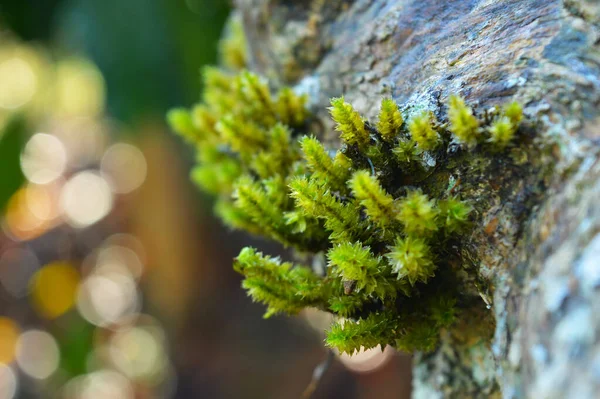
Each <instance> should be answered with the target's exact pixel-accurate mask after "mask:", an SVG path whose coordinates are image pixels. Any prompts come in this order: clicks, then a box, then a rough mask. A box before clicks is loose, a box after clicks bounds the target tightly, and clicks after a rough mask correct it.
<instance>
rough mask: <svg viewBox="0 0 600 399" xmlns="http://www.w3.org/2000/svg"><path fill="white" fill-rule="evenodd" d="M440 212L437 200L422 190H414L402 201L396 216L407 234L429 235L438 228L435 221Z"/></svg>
mask: <svg viewBox="0 0 600 399" xmlns="http://www.w3.org/2000/svg"><path fill="white" fill-rule="evenodd" d="M438 213H439V209H438V208H437V206H436V204H435V201H433V200H430V199H429V198H428V197H427V195H425V194H423V193H422V192H421V191H420V190H413V191H410V192H409V193H408V195H407V196H406V197H405V198H404V199H402V200H401V201H400V203H399V205H398V214H397V216H396V217H397V219H398V220H399V221H400V222H401V223H402V224H403V225H404V231H405V232H406V233H407V234H417V235H429V234H431V233H432V232H434V231H436V230H437V228H438V227H437V224H436V223H435V219H436V217H437V215H438Z"/></svg>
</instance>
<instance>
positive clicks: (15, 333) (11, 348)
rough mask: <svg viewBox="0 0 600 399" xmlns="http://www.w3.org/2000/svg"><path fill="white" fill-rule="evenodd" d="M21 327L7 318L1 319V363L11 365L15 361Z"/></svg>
mask: <svg viewBox="0 0 600 399" xmlns="http://www.w3.org/2000/svg"><path fill="white" fill-rule="evenodd" d="M18 338H19V327H18V326H17V324H16V323H15V322H14V321H12V320H11V319H9V318H7V317H0V363H3V364H9V363H10V362H12V361H13V360H14V359H15V350H16V347H17V340H18Z"/></svg>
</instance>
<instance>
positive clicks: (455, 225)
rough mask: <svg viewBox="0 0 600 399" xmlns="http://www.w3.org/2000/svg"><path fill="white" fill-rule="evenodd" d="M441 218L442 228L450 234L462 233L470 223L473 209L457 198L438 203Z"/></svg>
mask: <svg viewBox="0 0 600 399" xmlns="http://www.w3.org/2000/svg"><path fill="white" fill-rule="evenodd" d="M438 206H439V209H440V213H439V218H440V221H441V223H440V224H441V225H442V227H443V228H444V229H445V230H446V232H448V233H455V232H458V231H461V230H462V229H463V228H464V227H465V226H466V225H467V224H468V222H469V214H470V213H471V211H472V210H473V207H472V206H471V205H469V204H468V203H466V202H464V201H461V200H459V199H458V198H457V197H450V198H448V199H444V200H440V201H439V203H438Z"/></svg>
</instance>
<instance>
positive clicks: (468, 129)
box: [448, 96, 480, 147]
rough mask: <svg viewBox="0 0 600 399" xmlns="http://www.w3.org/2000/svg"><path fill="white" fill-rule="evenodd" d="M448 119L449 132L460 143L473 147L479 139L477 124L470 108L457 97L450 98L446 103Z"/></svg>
mask: <svg viewBox="0 0 600 399" xmlns="http://www.w3.org/2000/svg"><path fill="white" fill-rule="evenodd" d="M448 119H449V120H450V131H451V132H452V133H453V134H454V136H456V138H457V139H458V141H459V142H460V143H463V144H466V145H467V146H469V147H473V146H475V145H476V144H477V140H478V138H479V135H480V133H479V122H478V121H477V118H475V116H474V115H473V110H472V109H471V107H469V106H467V105H466V104H465V100H463V99H462V98H461V97H459V96H450V99H449V103H448Z"/></svg>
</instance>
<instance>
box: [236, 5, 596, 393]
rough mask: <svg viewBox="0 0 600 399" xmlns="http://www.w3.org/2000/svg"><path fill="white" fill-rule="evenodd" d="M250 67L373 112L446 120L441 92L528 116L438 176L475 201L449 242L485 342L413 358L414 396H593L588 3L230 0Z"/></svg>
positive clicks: (451, 341)
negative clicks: (460, 239)
mask: <svg viewBox="0 0 600 399" xmlns="http://www.w3.org/2000/svg"><path fill="white" fill-rule="evenodd" d="M237 5H238V8H239V10H240V11H241V13H242V16H243V21H244V26H245V30H246V34H247V37H248V40H249V47H250V56H251V67H252V68H253V69H254V70H256V71H258V72H260V73H262V74H264V75H266V76H268V77H269V78H270V79H272V81H274V82H278V83H280V84H283V83H285V84H296V85H297V88H298V89H299V90H304V91H307V92H308V93H309V94H310V99H311V100H310V101H311V106H312V108H313V110H314V111H315V113H316V114H317V115H318V116H319V117H320V119H321V120H322V121H323V124H324V126H325V127H326V129H324V135H325V138H329V139H330V140H331V141H335V140H337V137H336V135H335V133H334V132H333V130H332V129H327V127H329V126H331V122H330V121H329V118H328V117H327V111H326V107H327V106H328V102H329V98H330V97H334V96H339V95H342V94H343V95H345V97H346V99H347V100H348V101H349V102H351V103H352V104H353V105H354V106H355V108H356V109H357V110H358V111H360V112H361V113H362V114H363V115H365V116H366V117H368V118H371V119H373V118H374V117H375V116H376V114H377V112H378V105H379V102H380V101H381V97H383V96H392V98H393V99H394V100H396V101H397V102H398V104H400V105H401V106H402V105H403V104H410V106H424V107H427V108H429V109H432V110H434V111H435V112H436V114H437V116H438V118H440V119H444V118H445V115H446V113H445V106H444V104H445V103H446V102H447V98H448V96H449V95H450V94H454V93H458V94H461V95H462V96H463V97H465V98H466V100H467V102H468V103H469V104H475V105H476V107H477V108H478V109H479V110H485V109H488V108H490V107H493V106H497V105H499V104H502V103H506V102H508V101H511V100H517V101H519V102H520V103H521V104H523V105H524V106H525V114H526V115H527V119H528V121H529V123H528V125H527V127H526V128H525V129H524V133H522V136H521V137H520V138H519V142H518V143H517V145H516V146H514V147H513V148H512V149H511V150H510V151H509V152H508V155H506V156H505V157H504V158H503V157H498V156H487V155H486V154H481V155H477V154H475V155H473V158H472V159H466V158H465V159H464V164H459V165H456V167H455V169H454V170H453V171H452V175H453V177H454V178H456V179H457V181H460V185H461V191H462V190H464V191H466V192H467V193H468V194H469V198H474V197H475V198H477V206H476V208H477V209H478V210H479V211H480V213H479V214H478V217H477V226H476V228H475V231H474V233H473V234H472V236H471V237H470V238H469V244H468V245H467V246H466V248H464V252H465V259H468V260H469V262H466V263H468V264H467V265H466V267H468V268H470V270H471V271H470V272H471V273H473V274H475V275H476V276H477V277H476V278H475V279H474V280H473V287H474V291H475V292H476V294H478V295H479V296H480V297H481V300H483V301H485V302H486V303H487V304H488V305H489V313H490V315H492V316H493V318H494V319H495V332H494V335H493V338H492V340H491V342H479V343H476V344H469V345H465V344H464V342H463V343H459V342H457V340H456V338H455V337H452V336H451V335H450V334H447V336H445V337H444V339H443V343H442V345H441V346H440V348H439V349H438V350H437V351H436V352H435V353H433V354H428V355H424V354H417V355H416V356H415V371H414V392H413V396H414V397H415V398H436V397H440V398H441V397H459V398H464V397H506V398H513V397H514V398H520V397H542V398H566V397H569V398H592V397H596V392H598V390H599V389H600V343H599V337H600V316H598V315H600V291H599V290H598V289H597V288H598V286H600V162H599V159H598V152H599V149H600V146H599V143H600V112H599V107H598V106H599V103H600V90H599V86H600V46H599V42H600V3H597V2H596V1H593V0H587V1H586V0H564V1H558V0H463V1H460V0H446V1H438V0H398V1H391V0H345V1H343V0H329V1H324V0H304V1H299V0H296V1H293V0H288V1H285V0H279V1H275V0H238V1H237Z"/></svg>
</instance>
